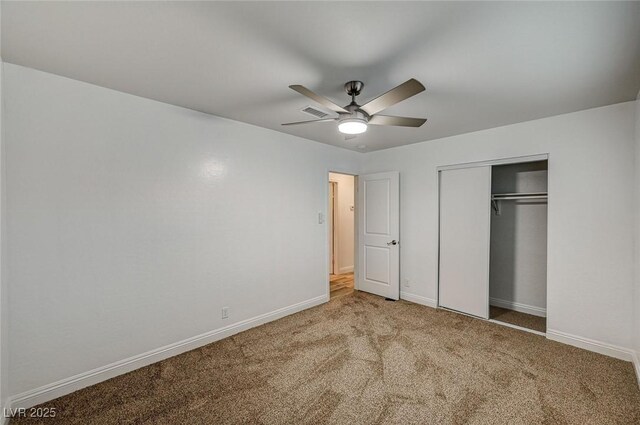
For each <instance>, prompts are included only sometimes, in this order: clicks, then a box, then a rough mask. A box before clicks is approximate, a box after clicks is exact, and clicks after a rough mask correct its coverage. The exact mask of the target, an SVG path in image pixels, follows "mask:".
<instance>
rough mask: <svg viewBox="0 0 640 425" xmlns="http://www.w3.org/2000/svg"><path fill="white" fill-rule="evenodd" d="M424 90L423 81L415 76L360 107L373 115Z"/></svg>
mask: <svg viewBox="0 0 640 425" xmlns="http://www.w3.org/2000/svg"><path fill="white" fill-rule="evenodd" d="M424 90H425V87H424V86H423V85H422V83H421V82H420V81H418V80H416V79H415V78H412V79H410V80H408V81H405V82H404V83H402V84H400V85H399V86H398V87H396V88H393V89H391V90H389V91H388V92H386V93H385V94H381V95H380V96H378V97H376V98H375V99H373V100H371V101H369V102H367V103H366V104H364V105H363V106H361V107H360V109H362V110H363V111H365V112H366V113H367V114H369V115H373V114H376V113H378V112H380V111H382V110H383V109H387V108H388V107H389V106H393V105H395V104H396V103H399V102H402V101H403V100H405V99H408V98H410V97H411V96H415V95H416V94H418V93H420V92H422V91H424Z"/></svg>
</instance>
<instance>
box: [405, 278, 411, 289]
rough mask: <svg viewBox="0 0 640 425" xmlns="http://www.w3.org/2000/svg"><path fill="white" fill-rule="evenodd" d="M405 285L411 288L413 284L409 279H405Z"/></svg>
mask: <svg viewBox="0 0 640 425" xmlns="http://www.w3.org/2000/svg"><path fill="white" fill-rule="evenodd" d="M404 286H405V287H406V288H409V287H410V286H411V282H410V281H409V279H405V280H404Z"/></svg>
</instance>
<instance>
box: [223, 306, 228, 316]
mask: <svg viewBox="0 0 640 425" xmlns="http://www.w3.org/2000/svg"><path fill="white" fill-rule="evenodd" d="M222 318H223V319H228V318H229V307H222Z"/></svg>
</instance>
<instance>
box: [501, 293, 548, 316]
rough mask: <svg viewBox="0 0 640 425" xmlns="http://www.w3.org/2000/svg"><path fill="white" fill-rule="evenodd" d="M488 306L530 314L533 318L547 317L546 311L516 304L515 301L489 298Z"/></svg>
mask: <svg viewBox="0 0 640 425" xmlns="http://www.w3.org/2000/svg"><path fill="white" fill-rule="evenodd" d="M489 304H490V305H493V306H496V307H502V308H506V309H508V310H513V311H519V312H520V313H526V314H532V315H534V316H539V317H547V309H546V308H542V307H536V306H533V305H527V304H522V303H517V302H515V301H509V300H502V299H500V298H493V297H491V298H489Z"/></svg>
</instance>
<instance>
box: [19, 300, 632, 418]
mask: <svg viewBox="0 0 640 425" xmlns="http://www.w3.org/2000/svg"><path fill="white" fill-rule="evenodd" d="M46 405H47V406H52V407H56V408H57V410H58V412H59V413H58V417H57V418H56V419H55V420H42V422H41V423H43V424H46V423H49V424H51V423H56V424H58V423H61V424H134V423H135V424H240V423H261V424H292V423H302V424H305V423H306V424H317V423H335V424H349V425H356V424H412V423H415V424H598V425H604V424H626V425H628V424H638V423H640V391H639V390H638V385H637V383H636V378H635V375H634V371H633V367H632V365H631V363H628V362H623V361H620V360H615V359H613V358H610V357H605V356H602V355H599V354H595V353H591V352H588V351H584V350H580V349H578V348H574V347H570V346H567V345H563V344H560V343H557V342H553V341H548V340H546V339H545V338H543V337H541V336H538V335H535V334H531V333H527V332H522V331H518V330H515V329H511V328H508V327H504V326H500V325H497V324H494V323H490V322H487V321H482V320H477V319H473V318H470V317H467V316H464V315H460V314H455V313H452V312H447V311H443V310H435V309H432V308H428V307H423V306H420V305H417V304H411V303H408V302H405V301H397V302H391V301H385V300H384V299H382V298H379V297H375V296H373V295H368V294H365V293H361V292H355V293H354V294H352V295H348V296H344V297H340V298H336V299H334V300H332V301H331V302H329V303H327V304H325V305H322V306H319V307H316V308H313V309H309V310H306V311H304V312H301V313H298V314H295V315H292V316H289V317H286V318H283V319H281V320H278V321H276V322H272V323H269V324H267V325H264V326H260V327H258V328H254V329H251V330H249V331H246V332H243V333H241V334H238V335H236V336H233V337H230V338H227V339H224V340H222V341H219V342H217V343H214V344H210V345H207V346H205V347H202V348H200V349H197V350H194V351H190V352H188V353H185V354H182V355H180V356H176V357H173V358H171V359H168V360H165V361H163V362H160V363H156V364H153V365H151V366H148V367H145V368H143V369H139V370H137V371H134V372H131V373H129V374H126V375H123V376H120V377H117V378H114V379H111V380H109V381H106V382H103V383H101V384H98V385H95V386H93V387H90V388H86V389H84V390H81V391H78V392H76V393H73V394H70V395H68V396H66V397H62V398H60V399H57V400H55V401H53V402H50V403H47V404H46ZM34 422H35V421H34ZM34 422H29V420H15V421H12V423H17V424H21V423H34Z"/></svg>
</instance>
